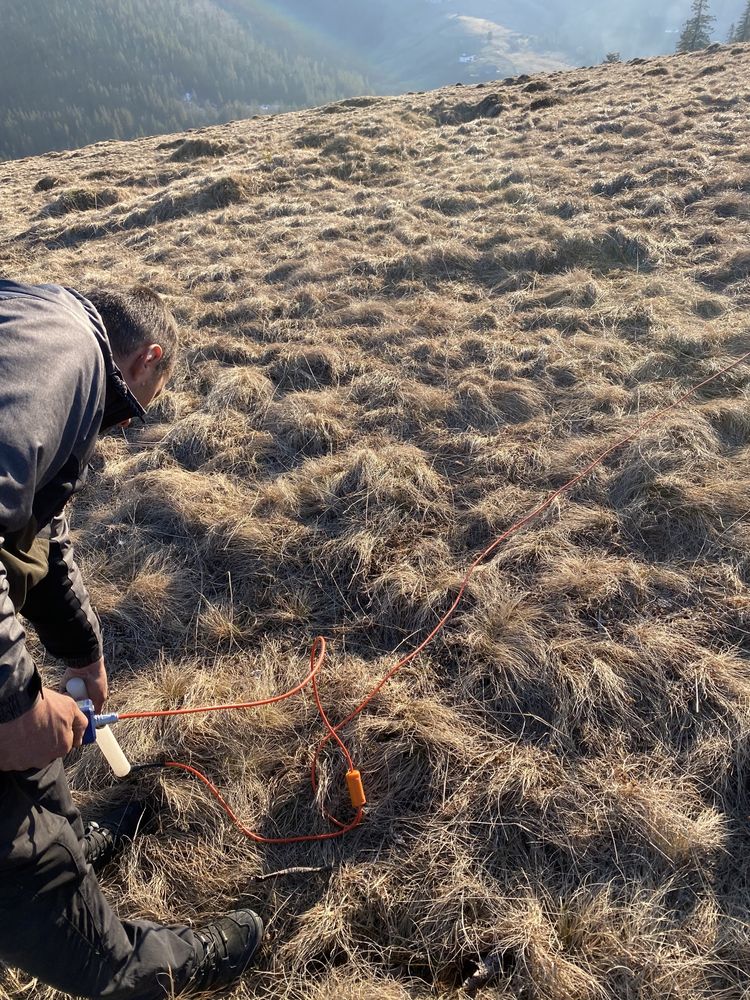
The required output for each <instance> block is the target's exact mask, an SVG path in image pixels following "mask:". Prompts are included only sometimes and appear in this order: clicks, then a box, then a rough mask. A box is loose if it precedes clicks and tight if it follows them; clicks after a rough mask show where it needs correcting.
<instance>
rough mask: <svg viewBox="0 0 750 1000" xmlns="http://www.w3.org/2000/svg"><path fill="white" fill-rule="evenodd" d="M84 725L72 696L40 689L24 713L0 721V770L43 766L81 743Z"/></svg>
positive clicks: (82, 715)
mask: <svg viewBox="0 0 750 1000" xmlns="http://www.w3.org/2000/svg"><path fill="white" fill-rule="evenodd" d="M86 726H87V719H86V716H85V715H84V714H83V712H82V711H81V710H80V709H79V708H78V706H77V705H76V703H75V702H74V701H73V699H72V698H70V697H68V695H66V694H58V693H57V691H52V690H51V689H50V688H44V689H43V691H42V694H41V696H40V697H39V698H37V700H36V701H35V702H34V704H33V706H32V707H31V708H30V709H29V710H28V712H24V714H23V715H21V716H20V717H19V718H18V719H14V720H13V722H3V723H0V771H26V770H31V769H32V768H33V769H39V768H42V767H46V766H47V764H50V763H52V761H53V760H56V759H57V758H58V757H64V756H65V754H66V753H69V752H70V750H72V749H73V747H79V746H80V745H81V741H82V740H83V734H84V733H85V732H86Z"/></svg>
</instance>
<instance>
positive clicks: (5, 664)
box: [0, 562, 42, 723]
mask: <svg viewBox="0 0 750 1000" xmlns="http://www.w3.org/2000/svg"><path fill="white" fill-rule="evenodd" d="M41 687H42V682H41V678H40V677H39V674H38V672H37V669H36V667H35V666H34V663H33V661H32V659H31V657H30V656H29V654H28V651H27V649H26V633H25V632H24V630H23V627H22V625H21V623H20V622H19V620H18V618H17V617H16V611H15V608H14V607H13V602H12V601H11V599H10V595H9V592H8V578H7V574H6V572H5V567H4V566H3V564H2V562H0V723H3V722H12V721H13V720H14V719H17V718H19V716H21V715H23V714H24V712H27V711H28V710H29V709H30V708H31V706H32V705H33V704H34V702H35V701H36V698H37V695H38V694H39V692H40V691H41Z"/></svg>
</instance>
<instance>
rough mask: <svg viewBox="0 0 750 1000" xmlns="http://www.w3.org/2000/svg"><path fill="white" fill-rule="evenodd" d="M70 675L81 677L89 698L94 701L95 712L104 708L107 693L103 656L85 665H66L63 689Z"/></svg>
mask: <svg viewBox="0 0 750 1000" xmlns="http://www.w3.org/2000/svg"><path fill="white" fill-rule="evenodd" d="M71 677H80V678H81V680H82V681H83V683H84V684H85V685H86V691H87V693H88V696H89V698H90V699H91V700H92V701H93V703H94V709H95V710H96V711H97V712H101V710H102V709H103V708H104V702H105V701H106V700H107V695H108V694H109V687H108V686H107V671H106V668H105V666H104V657H102V658H101V659H100V660H96V662H95V663H90V664H89V665H88V666H87V667H75V668H74V667H68V669H67V670H66V671H65V673H64V674H63V679H62V682H63V689H64V688H65V685H66V684H67V683H68V681H69V680H70V678H71Z"/></svg>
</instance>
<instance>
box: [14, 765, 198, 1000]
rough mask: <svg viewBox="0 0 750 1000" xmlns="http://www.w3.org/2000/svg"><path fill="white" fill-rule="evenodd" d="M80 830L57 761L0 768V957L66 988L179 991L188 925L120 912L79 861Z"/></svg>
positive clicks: (190, 951)
mask: <svg viewBox="0 0 750 1000" xmlns="http://www.w3.org/2000/svg"><path fill="white" fill-rule="evenodd" d="M82 837H83V824H82V822H81V817H80V814H79V812H78V810H77V809H76V808H75V806H74V805H73V800H72V798H71V794H70V787H69V785H68V781H67V778H66V777H65V771H64V769H63V765H62V761H59V760H58V761H55V762H54V763H53V764H50V765H49V766H48V767H45V768H44V769H43V770H41V771H32V772H24V773H11V772H0V960H1V961H3V962H4V963H5V964H6V965H9V966H13V967H15V968H18V969H22V970H23V971H24V972H27V973H29V974H30V975H32V976H36V977H37V978H38V979H40V980H41V981H42V982H43V983H46V984H47V985H49V986H54V987H56V988H57V989H58V990H61V991H63V992H64V993H71V994H73V995H75V996H81V997H106V998H108V1000H120V998H125V997H127V998H132V1000H135V998H137V1000H165V996H166V995H168V994H169V993H171V992H174V993H178V992H180V990H181V989H183V988H184V987H185V985H186V984H187V983H188V982H189V979H190V976H191V974H192V972H193V969H194V966H195V961H196V958H195V954H196V952H195V950H194V944H196V943H197V942H196V938H195V935H194V933H193V932H192V931H191V930H190V929H189V928H187V927H179V926H178V927H165V926H163V925H160V924H154V923H149V922H146V921H127V920H120V919H119V918H118V917H117V916H116V914H115V913H114V911H113V910H112V909H111V907H110V906H109V904H108V903H107V901H106V900H105V898H104V896H103V895H102V893H101V890H100V888H99V884H98V882H97V880H96V877H95V875H94V874H93V872H92V871H91V869H90V868H89V867H88V865H87V864H86V861H85V859H84V855H83V851H82V847H81V840H82ZM200 953H201V948H200V945H198V954H200Z"/></svg>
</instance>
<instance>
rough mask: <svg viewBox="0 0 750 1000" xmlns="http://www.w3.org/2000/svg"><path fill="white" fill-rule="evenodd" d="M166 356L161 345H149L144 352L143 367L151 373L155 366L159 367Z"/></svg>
mask: <svg viewBox="0 0 750 1000" xmlns="http://www.w3.org/2000/svg"><path fill="white" fill-rule="evenodd" d="M163 356H164V351H163V350H162V348H161V346H160V345H159V344H149V345H148V347H147V348H146V350H145V351H144V352H143V367H144V368H145V369H147V370H148V371H151V370H152V368H153V366H154V365H158V364H159V362H160V361H161V359H162V357H163Z"/></svg>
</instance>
